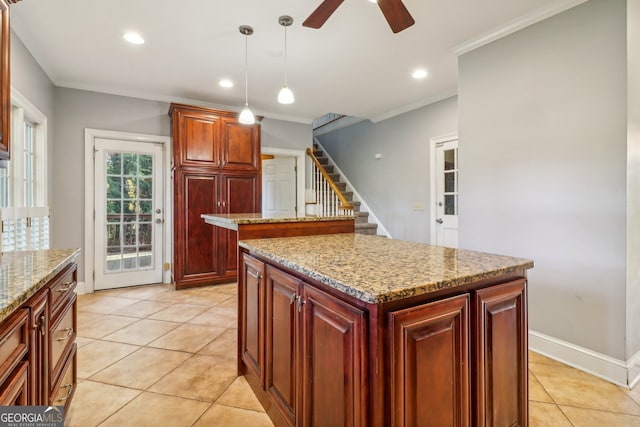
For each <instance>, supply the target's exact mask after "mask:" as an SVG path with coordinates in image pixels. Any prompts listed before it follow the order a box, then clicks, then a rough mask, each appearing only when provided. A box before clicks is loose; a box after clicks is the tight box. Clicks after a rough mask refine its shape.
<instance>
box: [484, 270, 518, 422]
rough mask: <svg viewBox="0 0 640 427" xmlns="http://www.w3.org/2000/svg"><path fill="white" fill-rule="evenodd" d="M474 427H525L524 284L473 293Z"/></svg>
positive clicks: (512, 282)
mask: <svg viewBox="0 0 640 427" xmlns="http://www.w3.org/2000/svg"><path fill="white" fill-rule="evenodd" d="M474 317H475V319H474V321H475V325H476V328H475V329H476V330H475V352H474V353H475V354H476V361H475V366H476V368H477V373H476V386H477V389H476V396H477V405H476V406H477V408H476V416H477V419H478V424H477V425H478V426H498V425H499V426H526V425H527V422H528V415H527V413H528V407H527V405H528V401H527V399H528V396H527V381H528V378H527V372H528V360H527V304H526V281H525V279H519V280H514V281H511V282H508V283H505V284H503V285H498V286H492V287H489V288H486V289H481V290H478V291H476V293H475V313H474Z"/></svg>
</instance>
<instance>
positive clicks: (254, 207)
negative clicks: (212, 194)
mask: <svg viewBox="0 0 640 427" xmlns="http://www.w3.org/2000/svg"><path fill="white" fill-rule="evenodd" d="M222 187H223V190H222V206H221V210H219V212H220V213H230V214H233V213H252V212H260V177H259V176H258V175H257V174H255V173H244V174H243V173H234V174H230V173H225V174H222ZM200 220H201V221H202V219H200ZM207 227H211V225H208V224H207ZM212 228H218V233H219V234H220V237H219V239H220V240H219V245H220V248H225V252H226V257H225V259H224V264H223V268H222V271H221V273H222V274H224V275H227V276H235V275H236V274H237V268H238V242H237V233H236V232H235V231H233V230H227V229H222V228H220V227H212Z"/></svg>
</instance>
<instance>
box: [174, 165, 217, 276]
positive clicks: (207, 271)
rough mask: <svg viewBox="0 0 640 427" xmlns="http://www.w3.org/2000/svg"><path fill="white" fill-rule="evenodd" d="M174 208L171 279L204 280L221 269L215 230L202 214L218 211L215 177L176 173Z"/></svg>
mask: <svg viewBox="0 0 640 427" xmlns="http://www.w3.org/2000/svg"><path fill="white" fill-rule="evenodd" d="M174 185H175V202H174V203H175V205H174V267H175V268H174V280H175V281H176V285H177V286H180V285H182V284H183V283H188V282H189V281H195V282H197V281H198V280H201V281H204V280H206V279H207V278H211V277H215V275H216V274H218V271H219V270H220V267H219V265H220V262H219V258H220V257H219V254H218V240H217V238H216V229H217V228H218V227H212V226H211V225H209V224H207V223H205V222H204V220H203V219H202V218H201V215H202V214H205V213H207V214H210V213H212V212H217V211H218V210H217V205H218V203H219V199H218V185H219V175H218V174H206V173H197V172H177V173H176V176H175V182H174Z"/></svg>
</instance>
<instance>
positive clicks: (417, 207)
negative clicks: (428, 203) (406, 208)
mask: <svg viewBox="0 0 640 427" xmlns="http://www.w3.org/2000/svg"><path fill="white" fill-rule="evenodd" d="M413 210H414V211H423V210H424V203H414V204H413Z"/></svg>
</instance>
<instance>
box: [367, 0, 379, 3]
mask: <svg viewBox="0 0 640 427" xmlns="http://www.w3.org/2000/svg"><path fill="white" fill-rule="evenodd" d="M369 2H370V3H378V0H369Z"/></svg>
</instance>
